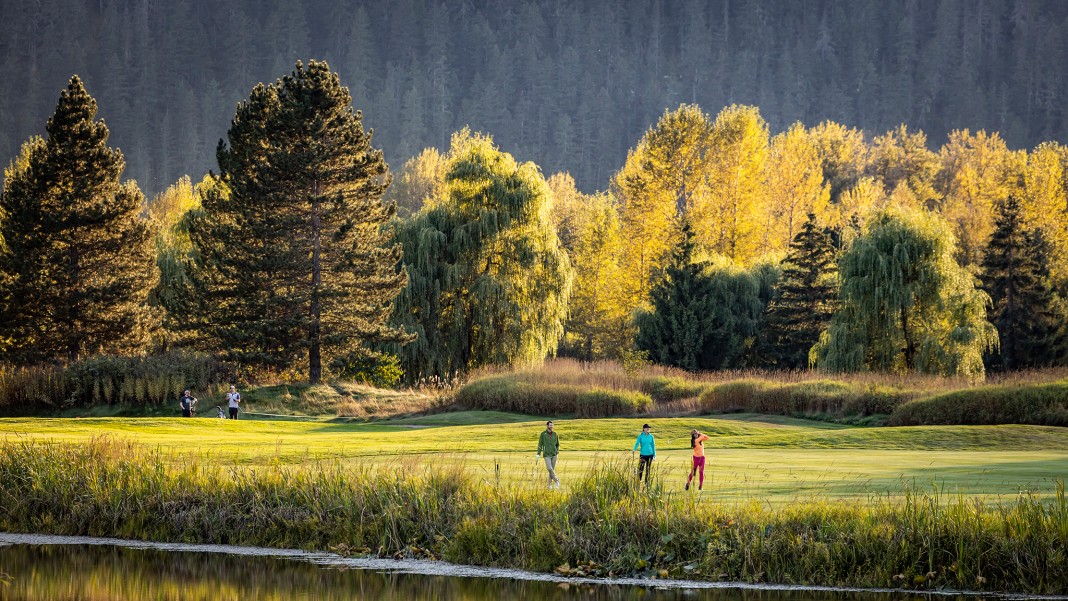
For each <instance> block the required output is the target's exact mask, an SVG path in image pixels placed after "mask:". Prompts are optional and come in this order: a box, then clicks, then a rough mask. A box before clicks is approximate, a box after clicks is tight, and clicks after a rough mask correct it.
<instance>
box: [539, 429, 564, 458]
mask: <svg viewBox="0 0 1068 601" xmlns="http://www.w3.org/2000/svg"><path fill="white" fill-rule="evenodd" d="M538 453H539V454H541V456H542V457H556V455H557V454H558V453H560V435H559V434H557V433H556V432H553V433H552V434H550V433H549V431H548V430H545V431H543V432H542V433H541V436H539V437H538Z"/></svg>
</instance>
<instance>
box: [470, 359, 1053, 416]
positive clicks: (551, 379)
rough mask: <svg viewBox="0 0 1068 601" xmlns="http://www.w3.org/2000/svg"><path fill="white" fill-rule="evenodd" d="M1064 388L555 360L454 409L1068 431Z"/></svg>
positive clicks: (479, 391)
mask: <svg viewBox="0 0 1068 601" xmlns="http://www.w3.org/2000/svg"><path fill="white" fill-rule="evenodd" d="M1066 387H1068V370H1064V369H1046V370H1031V371H1021V372H1008V373H995V374H992V375H991V376H990V378H988V381H987V383H985V384H983V383H977V382H973V381H970V380H967V379H963V378H942V377H937V376H926V375H918V374H912V375H906V374H873V373H864V374H833V376H832V375H830V374H825V373H821V372H812V371H782V372H768V371H757V370H744V371H721V372H707V373H698V374H691V373H687V372H685V371H682V370H678V369H673V368H667V367H663V366H646V367H644V368H641V369H637V370H630V371H628V370H624V369H623V367H622V366H621V365H620V364H618V363H615V362H607V361H601V362H592V363H582V362H579V361H575V360H573V359H557V360H554V361H548V362H546V363H544V364H542V365H539V366H534V367H527V368H521V369H515V370H505V369H501V368H496V369H486V370H482V371H480V372H477V373H476V374H475V375H474V376H473V377H472V378H471V380H469V381H468V383H467V384H465V385H464V386H462V387H461V388H460V389H459V390H458V391H457V392H456V394H455V400H456V401H457V402H458V403H459V404H461V405H463V406H466V407H469V408H474V409H494V410H499V411H517V412H521V413H529V414H539V415H557V414H575V415H579V416H583V417H599V416H609V415H629V414H633V413H649V414H654V415H660V416H667V415H686V414H690V415H692V414H698V413H740V412H744V413H764V414H775V415H786V416H795V417H815V418H819V419H832V420H837V421H847V422H853V423H883V422H884V421H886V420H889V421H890V423H891V424H893V425H913V424H944V425H952V424H973V423H974V424H999V423H1022V424H1035V425H1068V405H1066V403H1068V401H1066V400H1065V399H1068V390H1065V388H1066ZM584 393H596V396H597V397H598V398H602V399H608V398H610V397H611V398H616V397H618V398H619V399H620V401H619V402H615V401H613V402H611V403H606V404H603V405H600V406H597V408H596V410H590V409H587V410H585V411H583V410H581V409H580V405H581V403H579V402H578V399H579V398H580V397H581V396H582V395H583V394H584ZM638 395H640V396H638ZM645 397H647V398H648V401H646V400H645ZM890 415H893V416H894V417H893V418H889V417H888V416H890Z"/></svg>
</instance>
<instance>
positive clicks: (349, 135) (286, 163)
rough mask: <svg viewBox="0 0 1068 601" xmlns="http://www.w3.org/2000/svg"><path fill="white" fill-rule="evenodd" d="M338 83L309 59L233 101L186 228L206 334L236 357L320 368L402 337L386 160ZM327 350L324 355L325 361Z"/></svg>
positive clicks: (312, 377) (314, 377)
mask: <svg viewBox="0 0 1068 601" xmlns="http://www.w3.org/2000/svg"><path fill="white" fill-rule="evenodd" d="M351 104H352V99H351V97H350V95H349V91H348V89H347V88H345V87H343V86H342V85H341V82H340V79H339V78H338V75H337V74H336V73H333V72H331V71H330V67H329V66H328V65H327V64H326V63H323V62H316V61H311V62H310V63H309V64H308V66H307V67H305V66H303V65H302V64H301V63H297V66H296V69H295V70H294V71H293V72H292V73H291V74H290V75H287V76H286V77H283V78H282V79H281V80H278V81H277V82H276V83H272V84H270V85H263V84H260V85H258V86H256V88H255V89H253V91H252V94H251V95H250V96H249V98H248V100H246V101H244V102H242V103H241V104H240V105H238V109H237V113H236V114H235V116H234V119H233V121H232V124H231V126H230V129H229V131H228V132H227V133H228V138H229V145H225V144H223V143H221V142H220V145H219V150H218V152H217V156H218V161H219V169H220V177H221V180H222V184H223V185H220V186H213V187H212V188H211V189H209V190H208V191H207V192H206V193H205V194H204V197H203V199H202V203H203V211H201V212H200V214H199V215H198V216H197V218H196V219H194V220H193V223H192V224H191V227H190V235H191V238H192V241H193V243H194V246H195V250H196V256H197V269H196V270H195V272H194V276H195V277H194V281H195V282H196V284H197V286H198V293H199V294H200V296H201V299H202V306H203V308H204V313H205V317H204V320H203V323H204V324H205V326H206V327H207V329H208V333H209V334H210V335H211V336H213V337H214V338H215V339H216V340H218V341H219V343H220V345H221V347H222V349H223V351H224V352H225V353H226V354H227V355H228V356H229V357H230V358H231V359H234V360H236V361H238V362H240V363H242V364H246V365H252V366H257V367H265V368H271V369H277V370H293V371H297V370H301V371H305V373H306V374H307V378H308V380H309V381H310V382H312V383H315V382H318V381H319V380H320V379H321V378H322V377H323V367H324V363H326V364H327V365H328V366H330V367H333V368H334V369H336V370H342V371H343V370H344V369H345V366H346V365H349V364H351V362H353V361H359V360H362V359H365V358H367V357H369V356H373V354H374V351H372V350H371V345H372V344H380V343H383V342H387V341H402V340H405V339H406V337H405V336H404V335H403V333H401V332H400V331H398V330H396V329H393V328H390V327H388V326H387V325H386V321H387V319H388V318H389V314H390V311H391V310H392V306H393V299H394V298H395V296H396V295H397V293H398V292H399V291H400V289H401V288H402V287H403V286H404V284H405V276H404V273H403V271H399V270H398V269H397V264H398V262H399V259H400V253H401V249H400V247H399V246H396V245H392V244H390V243H389V234H388V233H387V232H386V231H385V229H384V226H385V224H386V223H387V222H388V221H389V220H390V219H391V218H392V216H393V214H394V210H395V209H394V206H393V205H390V204H386V203H383V202H382V194H383V192H384V191H385V189H386V187H387V186H388V185H389V181H390V175H389V168H388V167H387V165H386V162H385V160H384V159H383V157H382V151H381V150H379V149H377V148H375V147H373V146H372V145H371V135H372V134H371V133H370V132H365V131H364V129H363V123H362V117H361V114H360V112H359V111H353V109H352V105H351ZM324 360H325V361H324Z"/></svg>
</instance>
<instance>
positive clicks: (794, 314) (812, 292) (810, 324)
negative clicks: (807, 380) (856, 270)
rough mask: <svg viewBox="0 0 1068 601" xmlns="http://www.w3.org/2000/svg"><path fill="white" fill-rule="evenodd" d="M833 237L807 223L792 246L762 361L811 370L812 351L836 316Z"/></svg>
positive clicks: (770, 311)
mask: <svg viewBox="0 0 1068 601" xmlns="http://www.w3.org/2000/svg"><path fill="white" fill-rule="evenodd" d="M836 271H837V267H836V265H835V248H834V240H833V239H832V237H831V235H830V233H829V232H828V231H827V230H825V229H822V228H820V227H819V226H818V224H817V223H816V216H815V215H814V214H812V213H809V215H808V220H807V221H806V222H805V223H804V225H802V226H801V231H800V232H798V233H797V235H796V236H794V240H793V242H792V243H791V244H790V254H789V255H788V256H787V257H786V261H785V262H784V263H783V273H782V280H781V283H780V284H779V290H778V296H777V297H776V298H775V300H773V301H772V302H771V305H770V306H769V307H768V312H767V313H766V315H765V318H764V319H765V326H764V332H763V340H764V342H763V346H764V349H763V352H762V355H763V359H764V360H765V361H766V362H767V363H769V364H770V365H773V366H775V367H778V368H782V369H803V368H805V367H807V366H808V352H809V349H811V348H812V346H813V345H815V344H816V342H818V341H819V338H820V332H822V331H823V330H824V329H826V327H827V324H828V322H830V320H831V315H832V314H833V313H834V309H835V306H836V304H837V303H836V300H837V296H838V289H837V285H836V284H837V283H836V282H835V273H836Z"/></svg>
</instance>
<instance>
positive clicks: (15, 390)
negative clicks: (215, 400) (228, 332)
mask: <svg viewBox="0 0 1068 601" xmlns="http://www.w3.org/2000/svg"><path fill="white" fill-rule="evenodd" d="M226 380H227V374H226V372H225V370H224V369H223V366H222V365H221V364H219V363H218V362H216V361H214V360H213V359H211V358H210V357H208V356H207V355H203V354H198V353H185V352H180V351H172V352H169V353H164V354H160V355H146V356H136V357H115V356H97V357H90V358H88V359H84V360H81V361H77V362H75V363H72V364H70V365H67V366H56V365H46V366H37V367H5V366H0V413H3V414H14V413H19V414H26V413H36V412H44V411H54V410H57V409H66V408H71V407H88V406H93V405H132V406H140V407H145V406H153V405H163V404H173V403H176V402H177V398H178V395H179V394H180V393H181V392H182V390H183V389H185V388H190V389H195V390H197V391H199V392H203V391H210V390H211V388H212V386H213V385H216V384H219V383H222V382H225V381H226Z"/></svg>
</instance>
